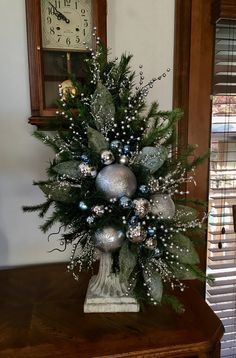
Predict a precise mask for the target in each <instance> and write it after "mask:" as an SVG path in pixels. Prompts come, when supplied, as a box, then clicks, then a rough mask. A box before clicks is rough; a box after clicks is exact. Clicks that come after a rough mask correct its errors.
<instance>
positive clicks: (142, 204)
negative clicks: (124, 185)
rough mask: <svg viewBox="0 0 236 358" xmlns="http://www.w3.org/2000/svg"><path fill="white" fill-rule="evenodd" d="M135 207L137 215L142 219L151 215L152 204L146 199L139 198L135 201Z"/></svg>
mask: <svg viewBox="0 0 236 358" xmlns="http://www.w3.org/2000/svg"><path fill="white" fill-rule="evenodd" d="M133 206H134V210H135V213H136V214H137V215H138V216H139V217H140V218H143V217H144V216H145V215H147V213H149V211H150V209H151V204H150V203H149V201H148V200H147V199H145V198H138V199H134V201H133Z"/></svg>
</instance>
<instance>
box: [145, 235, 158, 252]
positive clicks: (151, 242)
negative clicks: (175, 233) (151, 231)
mask: <svg viewBox="0 0 236 358" xmlns="http://www.w3.org/2000/svg"><path fill="white" fill-rule="evenodd" d="M144 246H145V247H146V248H147V249H149V250H155V248H156V247H157V241H156V239H154V238H153V237H149V238H148V239H147V240H146V241H145V243H144Z"/></svg>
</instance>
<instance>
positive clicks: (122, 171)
mask: <svg viewBox="0 0 236 358" xmlns="http://www.w3.org/2000/svg"><path fill="white" fill-rule="evenodd" d="M95 183H96V188H97V190H98V191H100V192H101V193H103V194H104V196H105V197H106V199H112V198H121V197H122V196H127V197H131V196H132V195H133V194H134V193H135V191H136V188H137V181H136V178H135V175H134V174H133V172H132V171H131V170H130V169H129V168H128V167H126V166H124V165H121V164H112V165H109V166H107V167H105V168H103V169H102V170H101V171H100V172H99V173H98V175H97V178H96V182H95Z"/></svg>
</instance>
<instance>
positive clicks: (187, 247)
mask: <svg viewBox="0 0 236 358" xmlns="http://www.w3.org/2000/svg"><path fill="white" fill-rule="evenodd" d="M171 242H172V243H173V245H171V246H169V247H168V251H169V252H170V253H171V254H173V255H177V256H178V258H177V260H178V261H179V262H181V263H184V264H191V265H194V264H198V263H199V256H198V253H197V251H196V249H195V247H194V245H193V243H192V241H191V240H190V239H189V238H188V237H186V236H184V235H182V234H175V235H174V237H173V238H172V239H171Z"/></svg>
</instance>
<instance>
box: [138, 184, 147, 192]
mask: <svg viewBox="0 0 236 358" xmlns="http://www.w3.org/2000/svg"><path fill="white" fill-rule="evenodd" d="M139 191H140V192H141V193H142V194H147V193H148V192H149V189H148V186H147V185H140V187H139Z"/></svg>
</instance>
